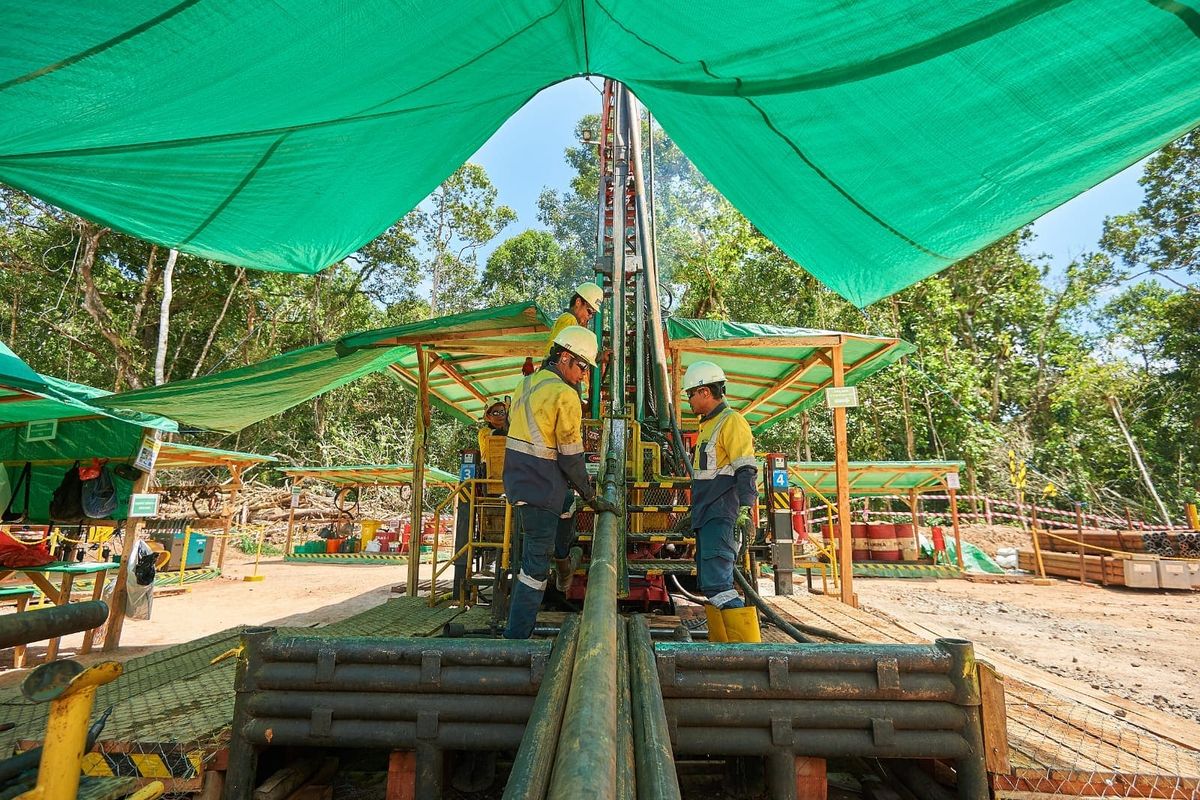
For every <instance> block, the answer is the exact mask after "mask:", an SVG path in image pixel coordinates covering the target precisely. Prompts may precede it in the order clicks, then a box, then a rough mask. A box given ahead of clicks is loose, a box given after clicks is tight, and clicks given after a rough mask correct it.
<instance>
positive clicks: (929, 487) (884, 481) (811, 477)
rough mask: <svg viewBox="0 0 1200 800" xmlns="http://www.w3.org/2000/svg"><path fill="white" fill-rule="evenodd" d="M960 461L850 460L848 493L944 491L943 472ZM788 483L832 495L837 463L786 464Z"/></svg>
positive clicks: (950, 471)
mask: <svg viewBox="0 0 1200 800" xmlns="http://www.w3.org/2000/svg"><path fill="white" fill-rule="evenodd" d="M965 466H966V465H965V463H964V462H962V461H851V462H850V464H849V478H850V496H851V497H869V496H872V495H901V496H903V495H907V494H908V492H909V491H916V492H919V493H922V494H923V493H925V492H931V491H945V489H946V476H947V475H949V474H954V475H957V474H958V473H959V471H960V470H962V469H964V468H965ZM788 477H789V479H790V481H791V484H792V486H794V487H795V488H797V489H802V490H804V491H806V492H809V493H816V492H819V493H821V494H823V495H825V496H826V497H829V498H832V497H833V496H834V494H835V493H836V492H837V465H836V464H834V463H833V462H832V461H801V462H799V463H796V464H789V465H788Z"/></svg>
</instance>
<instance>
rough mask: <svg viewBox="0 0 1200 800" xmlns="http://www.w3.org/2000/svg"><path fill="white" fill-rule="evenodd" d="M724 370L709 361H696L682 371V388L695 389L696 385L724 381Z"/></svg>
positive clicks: (685, 389)
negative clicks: (685, 370)
mask: <svg viewBox="0 0 1200 800" xmlns="http://www.w3.org/2000/svg"><path fill="white" fill-rule="evenodd" d="M724 382H725V370H723V369H721V368H720V367H718V366H717V365H716V364H714V363H713V362H711V361H697V362H696V363H695V364H692V365H691V366H690V367H688V368H687V372H685V373H683V390H684V391H685V392H686V391H687V390H688V389H695V388H696V387H697V386H707V385H708V384H710V383H724Z"/></svg>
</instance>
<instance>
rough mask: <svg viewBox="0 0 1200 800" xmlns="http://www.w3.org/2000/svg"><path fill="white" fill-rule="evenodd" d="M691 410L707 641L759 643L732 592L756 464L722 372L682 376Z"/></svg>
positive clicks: (703, 366) (752, 620)
mask: <svg viewBox="0 0 1200 800" xmlns="http://www.w3.org/2000/svg"><path fill="white" fill-rule="evenodd" d="M683 389H684V391H685V392H686V393H687V398H688V403H689V404H690V405H691V407H692V411H693V412H695V413H696V414H697V415H698V416H699V417H700V435H699V436H698V437H697V440H696V450H695V452H694V453H693V456H692V529H693V531H694V532H695V536H696V574H697V576H698V578H699V583H700V591H701V592H702V593H703V594H704V596H705V597H707V598H708V602H707V603H706V604H705V605H704V613H705V615H706V616H707V617H708V638H709V641H715V642H757V641H759V640H760V635H759V629H758V613H757V611H755V609H754V607H753V606H749V607H747V606H746V604H745V603H744V602H743V601H742V598H741V597H740V596H739V595H738V593H737V591H736V590H735V589H734V588H733V570H734V564H735V562H736V561H737V554H738V533H739V532H742V531H744V529H745V526H746V522H747V521H748V520H749V518H750V507H751V506H752V505H754V502H755V500H756V499H757V498H758V487H757V485H756V482H755V481H756V478H757V475H758V461H757V459H755V457H754V438H753V436H751V434H750V424H749V423H748V422H746V419H745V417H743V416H742V415H741V414H739V413H738V412H736V411H734V410H733V409H732V408H730V407H729V406H728V405H727V404H726V403H725V372H724V370H722V369H721V368H720V367H719V366H717V365H716V364H714V363H712V362H711V361H697V362H696V363H695V364H692V365H691V366H690V367H688V368H687V372H686V373H684V376H683Z"/></svg>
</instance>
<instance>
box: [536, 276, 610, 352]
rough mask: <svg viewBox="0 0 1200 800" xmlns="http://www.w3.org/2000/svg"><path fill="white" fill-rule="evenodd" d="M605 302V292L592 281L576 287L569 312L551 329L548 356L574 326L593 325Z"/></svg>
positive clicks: (555, 321) (569, 305)
mask: <svg viewBox="0 0 1200 800" xmlns="http://www.w3.org/2000/svg"><path fill="white" fill-rule="evenodd" d="M603 302H604V290H603V289H601V288H600V287H599V286H597V285H596V284H594V283H592V282H591V281H588V282H587V283H581V284H579V285H578V286H576V287H575V294H573V295H571V302H570V303H568V304H567V310H566V311H564V312H563V313H562V314H560V315H559V317H558V319H556V320H554V327H552V328H551V329H550V338H549V339H548V341H547V344H546V355H549V354H550V348H552V347H553V346H554V340H555V339H556V338H557V337H558V335H559V334H560V333H562V332H563V331H564V330H565V329H567V328H569V327H571V326H572V325H578V326H579V327H581V328H586V327H587V326H588V324H589V323H591V321H592V317H594V316H596V312H598V311H599V310H600V304H601V303H603ZM593 360H594V359H593Z"/></svg>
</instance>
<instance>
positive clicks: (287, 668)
mask: <svg viewBox="0 0 1200 800" xmlns="http://www.w3.org/2000/svg"><path fill="white" fill-rule="evenodd" d="M317 676H318V669H317V665H316V664H301V663H291V664H289V663H286V662H277V663H274V664H264V665H262V667H261V668H260V669H259V671H258V674H257V675H256V676H255V679H256V681H257V685H258V688H260V689H269V690H272V691H308V690H314V691H319V690H321V689H324V688H331V687H334V686H336V687H337V690H338V691H342V692H439V693H444V694H514V695H534V694H536V693H537V690H538V685H539V684H538V682H536V681H535V680H534V676H533V674H532V673H531V671H530V668H529V667H528V666H524V667H481V666H470V667H455V666H451V667H443V668H442V670H441V672H440V674H439V675H438V678H437V681H436V682H430V681H429V680H426V679H425V678H424V677H423V676H422V673H421V668H420V667H417V666H412V665H407V664H401V665H393V664H343V665H340V666H337V667H334V669H333V671H332V673H331V675H330V677H329V680H325V681H320V682H318V680H317Z"/></svg>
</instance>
